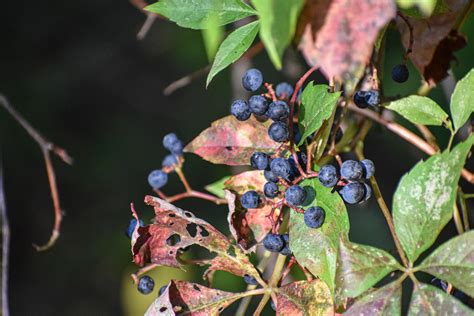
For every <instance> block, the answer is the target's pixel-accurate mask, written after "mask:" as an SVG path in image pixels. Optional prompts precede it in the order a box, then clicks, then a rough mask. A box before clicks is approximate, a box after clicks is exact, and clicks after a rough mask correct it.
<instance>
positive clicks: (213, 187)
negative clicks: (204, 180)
mask: <svg viewBox="0 0 474 316" xmlns="http://www.w3.org/2000/svg"><path fill="white" fill-rule="evenodd" d="M229 179H230V176H227V177H223V178H222V179H220V180H217V181H216V182H213V183H211V184H208V185H206V186H205V187H204V189H206V190H207V191H208V192H210V193H212V194H214V195H215V196H217V197H220V198H224V196H225V192H224V183H225V182H226V181H227V180H229Z"/></svg>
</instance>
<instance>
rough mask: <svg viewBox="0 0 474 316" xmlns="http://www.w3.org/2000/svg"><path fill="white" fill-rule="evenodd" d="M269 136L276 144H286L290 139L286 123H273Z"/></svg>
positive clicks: (269, 129)
mask: <svg viewBox="0 0 474 316" xmlns="http://www.w3.org/2000/svg"><path fill="white" fill-rule="evenodd" d="M268 136H270V138H271V139H272V140H274V141H276V142H279V143H284V142H286V141H288V139H289V137H290V132H289V131H288V127H287V126H286V124H285V123H282V122H273V123H272V125H270V127H269V128H268Z"/></svg>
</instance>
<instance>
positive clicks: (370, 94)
mask: <svg viewBox="0 0 474 316" xmlns="http://www.w3.org/2000/svg"><path fill="white" fill-rule="evenodd" d="M365 102H366V103H367V104H368V105H369V106H373V107H375V106H377V105H379V104H380V94H379V92H378V91H377V90H369V91H367V92H366V94H365Z"/></svg>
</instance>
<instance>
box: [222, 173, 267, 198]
mask: <svg viewBox="0 0 474 316" xmlns="http://www.w3.org/2000/svg"><path fill="white" fill-rule="evenodd" d="M265 182H267V180H265V177H264V176H263V171H260V170H252V171H245V172H242V173H239V174H237V175H235V176H232V177H231V178H230V179H228V180H227V181H226V182H224V188H225V189H229V190H231V191H234V192H236V193H238V194H244V193H245V192H247V191H249V190H254V191H257V192H263V186H264V185H265Z"/></svg>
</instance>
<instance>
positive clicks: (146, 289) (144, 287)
mask: <svg viewBox="0 0 474 316" xmlns="http://www.w3.org/2000/svg"><path fill="white" fill-rule="evenodd" d="M154 287H155V281H153V279H152V278H150V277H149V276H148V275H145V276H143V277H141V278H140V280H139V281H138V287H137V289H138V292H140V293H142V294H150V293H151V292H153V288H154Z"/></svg>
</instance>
